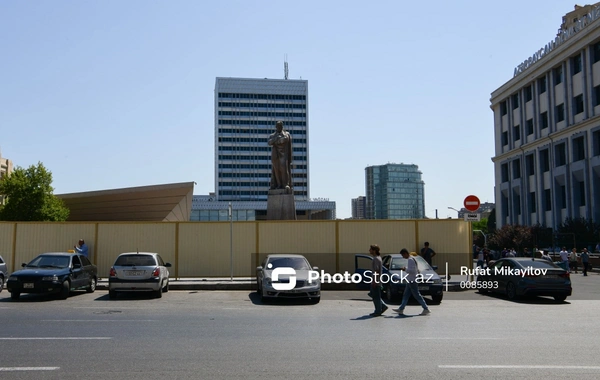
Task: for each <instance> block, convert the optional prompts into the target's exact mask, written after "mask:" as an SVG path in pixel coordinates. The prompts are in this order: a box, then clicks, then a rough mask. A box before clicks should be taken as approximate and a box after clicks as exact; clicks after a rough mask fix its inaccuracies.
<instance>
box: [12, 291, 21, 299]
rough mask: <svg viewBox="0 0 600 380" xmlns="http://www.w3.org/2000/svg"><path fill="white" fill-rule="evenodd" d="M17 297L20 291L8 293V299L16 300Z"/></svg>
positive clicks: (19, 295)
mask: <svg viewBox="0 0 600 380" xmlns="http://www.w3.org/2000/svg"><path fill="white" fill-rule="evenodd" d="M19 297H21V293H19V292H11V293H10V299H11V300H18V299H19Z"/></svg>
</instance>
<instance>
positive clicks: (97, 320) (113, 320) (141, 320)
mask: <svg viewBox="0 0 600 380" xmlns="http://www.w3.org/2000/svg"><path fill="white" fill-rule="evenodd" d="M42 322H157V320H155V319H42Z"/></svg>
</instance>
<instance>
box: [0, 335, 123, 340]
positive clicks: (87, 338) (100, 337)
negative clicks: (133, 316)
mask: <svg viewBox="0 0 600 380" xmlns="http://www.w3.org/2000/svg"><path fill="white" fill-rule="evenodd" d="M105 339H112V338H111V337H102V336H88V337H76V336H73V337H51V336H50V337H21V338H16V337H7V338H1V337H0V340H105Z"/></svg>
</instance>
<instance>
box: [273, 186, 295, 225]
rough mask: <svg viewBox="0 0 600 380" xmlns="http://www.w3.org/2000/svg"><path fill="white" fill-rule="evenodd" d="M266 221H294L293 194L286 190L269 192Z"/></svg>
mask: <svg viewBox="0 0 600 380" xmlns="http://www.w3.org/2000/svg"><path fill="white" fill-rule="evenodd" d="M267 220H296V201H295V200H294V194H293V192H292V194H289V193H287V192H286V190H269V195H268V196H267Z"/></svg>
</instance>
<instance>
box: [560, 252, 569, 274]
mask: <svg viewBox="0 0 600 380" xmlns="http://www.w3.org/2000/svg"><path fill="white" fill-rule="evenodd" d="M559 255H560V261H561V262H562V265H563V266H564V269H565V270H569V252H568V251H567V247H562V249H561V250H560V252H559Z"/></svg>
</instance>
